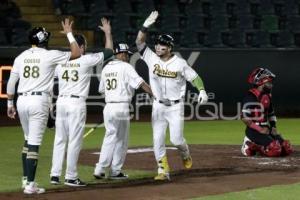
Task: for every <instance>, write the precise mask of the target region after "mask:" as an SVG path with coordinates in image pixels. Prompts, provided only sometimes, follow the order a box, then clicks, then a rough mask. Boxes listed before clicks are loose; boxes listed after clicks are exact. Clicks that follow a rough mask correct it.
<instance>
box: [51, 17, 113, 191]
mask: <svg viewBox="0 0 300 200" xmlns="http://www.w3.org/2000/svg"><path fill="white" fill-rule="evenodd" d="M101 22H102V26H99V27H100V28H101V29H102V30H103V31H104V33H105V37H106V44H105V47H106V48H107V49H105V50H104V51H103V52H101V53H93V54H88V55H85V51H86V48H87V43H86V40H85V38H84V36H83V35H75V39H76V41H77V43H78V45H79V47H80V50H81V54H82V56H81V57H80V58H78V59H75V60H71V61H69V62H67V63H66V64H64V65H58V67H57V68H56V72H57V76H58V81H59V95H58V99H57V105H56V107H57V110H56V117H57V118H56V124H55V125H56V134H55V139H54V148H53V157H52V169H51V174H50V176H51V181H50V182H51V183H52V184H59V177H60V175H61V172H62V166H63V161H64V157H65V149H66V145H67V144H68V147H67V165H66V174H65V182H64V184H65V185H68V186H75V187H76V186H86V184H85V183H84V182H83V181H81V180H80V179H79V178H78V173H77V161H78V156H79V152H80V149H81V144H82V139H83V132H84V127H85V120H86V102H85V100H86V98H87V96H88V92H89V88H90V79H91V74H92V73H93V66H95V65H97V66H101V65H100V64H101V63H103V61H104V60H106V59H107V58H110V57H112V56H113V44H112V36H111V27H110V22H109V21H108V20H107V19H105V18H102V19H101Z"/></svg>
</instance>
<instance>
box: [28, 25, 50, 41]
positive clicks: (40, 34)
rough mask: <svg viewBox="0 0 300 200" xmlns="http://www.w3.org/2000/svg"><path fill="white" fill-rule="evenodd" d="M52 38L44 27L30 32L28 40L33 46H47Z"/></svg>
mask: <svg viewBox="0 0 300 200" xmlns="http://www.w3.org/2000/svg"><path fill="white" fill-rule="evenodd" d="M49 38H50V32H48V31H46V29H45V28H43V27H35V28H33V29H32V30H31V31H30V32H29V36H28V39H29V41H30V43H31V44H34V45H41V44H47V43H48V41H49Z"/></svg>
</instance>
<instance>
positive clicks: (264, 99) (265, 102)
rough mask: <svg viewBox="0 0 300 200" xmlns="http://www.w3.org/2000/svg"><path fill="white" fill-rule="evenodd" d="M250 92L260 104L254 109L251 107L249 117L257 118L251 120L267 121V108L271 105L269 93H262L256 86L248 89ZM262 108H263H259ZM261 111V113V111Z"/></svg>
mask: <svg viewBox="0 0 300 200" xmlns="http://www.w3.org/2000/svg"><path fill="white" fill-rule="evenodd" d="M249 92H250V93H252V94H253V95H254V96H255V97H256V98H257V101H258V102H259V103H261V104H260V105H261V106H262V107H260V106H257V108H256V109H253V110H252V112H251V117H254V118H257V120H253V122H267V121H268V119H267V117H268V115H269V114H270V113H269V108H270V105H271V99H272V95H271V94H264V93H262V92H261V91H259V90H258V89H257V88H252V89H250V90H249ZM262 108H263V110H261V109H262ZM261 111H263V113H261ZM258 119H259V120H258Z"/></svg>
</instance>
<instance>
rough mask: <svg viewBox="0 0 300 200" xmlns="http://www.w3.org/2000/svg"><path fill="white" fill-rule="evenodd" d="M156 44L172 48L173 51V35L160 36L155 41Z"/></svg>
mask: <svg viewBox="0 0 300 200" xmlns="http://www.w3.org/2000/svg"><path fill="white" fill-rule="evenodd" d="M155 44H161V45H166V46H168V47H171V48H172V49H173V47H174V39H173V37H172V36H171V35H168V34H162V35H159V36H158V38H157V39H156V40H155Z"/></svg>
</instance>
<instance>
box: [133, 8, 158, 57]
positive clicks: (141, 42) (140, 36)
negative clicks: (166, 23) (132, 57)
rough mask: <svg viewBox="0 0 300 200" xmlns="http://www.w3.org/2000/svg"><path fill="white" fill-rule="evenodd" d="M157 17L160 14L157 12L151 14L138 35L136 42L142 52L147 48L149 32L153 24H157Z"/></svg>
mask: <svg viewBox="0 0 300 200" xmlns="http://www.w3.org/2000/svg"><path fill="white" fill-rule="evenodd" d="M157 17H158V12H157V11H152V12H151V14H150V15H149V16H148V17H147V19H146V20H145V22H144V24H143V27H142V28H141V30H139V33H138V35H137V38H136V40H135V43H136V46H137V48H138V50H139V51H141V50H142V49H143V48H144V47H145V42H146V33H147V30H148V28H149V27H150V26H151V25H152V24H154V23H155V21H156V19H157Z"/></svg>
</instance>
